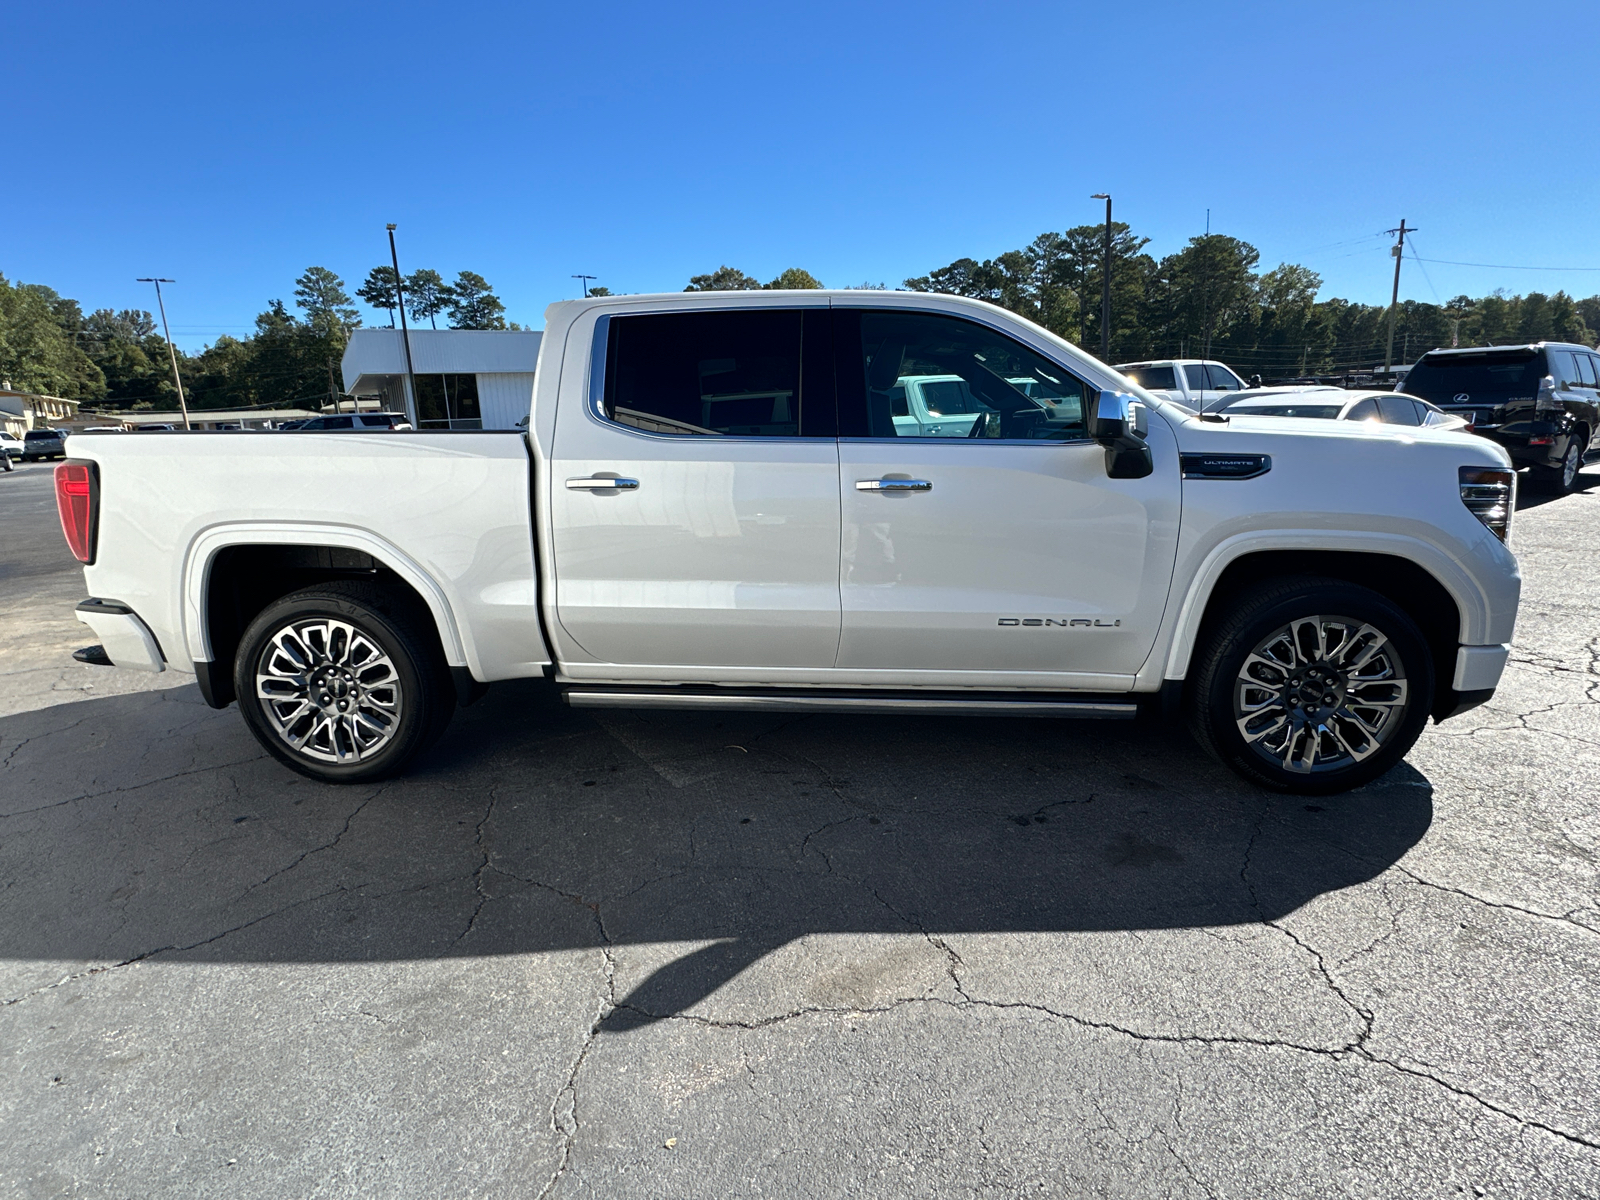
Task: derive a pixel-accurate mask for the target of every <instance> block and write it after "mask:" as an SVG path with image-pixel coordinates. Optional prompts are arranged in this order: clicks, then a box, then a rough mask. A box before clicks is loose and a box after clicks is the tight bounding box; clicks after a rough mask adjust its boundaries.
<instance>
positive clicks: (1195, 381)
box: [1183, 363, 1210, 392]
mask: <svg viewBox="0 0 1600 1200" xmlns="http://www.w3.org/2000/svg"><path fill="white" fill-rule="evenodd" d="M1183 377H1184V378H1185V379H1187V380H1188V381H1189V390H1190V391H1191V392H1203V391H1205V390H1206V388H1208V387H1209V386H1210V384H1208V383H1206V369H1205V367H1204V365H1202V364H1200V363H1190V364H1189V365H1188V366H1186V367H1185V368H1184V369H1183Z"/></svg>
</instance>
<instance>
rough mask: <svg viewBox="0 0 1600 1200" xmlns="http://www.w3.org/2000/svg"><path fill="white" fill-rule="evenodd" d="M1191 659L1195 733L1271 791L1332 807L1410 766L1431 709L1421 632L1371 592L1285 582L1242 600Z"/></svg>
mask: <svg viewBox="0 0 1600 1200" xmlns="http://www.w3.org/2000/svg"><path fill="white" fill-rule="evenodd" d="M1233 608H1234V611H1233V614H1232V615H1231V616H1230V617H1228V618H1227V619H1225V620H1224V621H1223V622H1222V624H1221V625H1220V626H1219V627H1218V628H1217V629H1216V630H1215V631H1214V632H1213V633H1212V635H1211V637H1210V638H1209V639H1208V641H1207V642H1206V644H1205V646H1204V647H1203V648H1202V649H1201V651H1200V653H1199V655H1198V657H1197V659H1196V670H1195V673H1194V675H1193V676H1192V679H1193V681H1194V686H1193V688H1192V690H1191V692H1190V695H1191V698H1192V703H1191V707H1190V711H1189V728H1190V731H1191V732H1192V733H1193V734H1194V737H1195V740H1196V741H1197V742H1199V743H1200V745H1201V747H1202V748H1203V749H1205V750H1206V751H1207V752H1208V753H1210V754H1211V755H1212V757H1214V758H1216V759H1217V760H1218V761H1219V762H1221V763H1223V764H1224V765H1225V766H1227V767H1230V768H1232V769H1233V770H1234V771H1236V772H1237V773H1238V774H1240V775H1242V776H1244V778H1246V779H1248V780H1250V781H1251V782H1253V783H1258V784H1261V785H1262V786H1264V787H1268V788H1272V789H1273V790H1275V791H1283V792H1296V793H1299V794H1301V795H1329V794H1331V793H1334V792H1343V791H1347V790H1349V789H1350V788H1354V787H1360V786H1361V785H1362V784H1364V783H1368V782H1370V781H1372V780H1374V779H1376V778H1377V777H1378V776H1380V775H1382V774H1383V773H1384V772H1385V771H1387V770H1388V769H1389V768H1390V767H1392V766H1394V765H1395V764H1396V763H1398V762H1399V761H1400V759H1401V758H1403V757H1404V756H1405V754H1406V752H1407V751H1408V750H1410V749H1411V747H1412V746H1413V745H1414V744H1415V743H1416V740H1417V738H1418V737H1419V736H1421V734H1422V728H1423V726H1424V724H1426V722H1427V719H1428V712H1429V710H1430V709H1431V708H1432V706H1433V661H1432V657H1431V656H1430V654H1429V653H1428V647H1427V643H1426V642H1425V641H1424V640H1423V638H1422V635H1421V633H1419V632H1418V630H1417V627H1416V625H1415V623H1414V622H1413V621H1412V620H1411V618H1410V617H1408V616H1407V615H1406V614H1405V613H1404V612H1402V611H1401V610H1400V609H1399V608H1398V607H1396V606H1395V605H1394V604H1393V603H1391V602H1390V601H1389V600H1387V599H1385V598H1384V597H1383V596H1380V595H1379V594H1378V593H1377V592H1374V591H1372V590H1370V589H1368V588H1364V587H1358V586H1356V585H1354V584H1350V583H1344V582H1342V581H1339V580H1333V579H1310V578H1306V579H1289V580H1282V581H1279V582H1277V583H1273V584H1268V585H1264V586H1262V587H1261V588H1259V589H1257V590H1256V591H1254V592H1252V593H1249V594H1247V595H1245V596H1243V597H1241V598H1240V600H1239V601H1238V602H1237V603H1236V604H1235V605H1234V606H1233Z"/></svg>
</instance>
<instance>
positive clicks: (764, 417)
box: [604, 309, 801, 437]
mask: <svg viewBox="0 0 1600 1200" xmlns="http://www.w3.org/2000/svg"><path fill="white" fill-rule="evenodd" d="M800 317H801V314H800V313H799V311H797V310H794V309H764V310H758V311H749V310H746V311H742V312H739V311H735V312H692V313H662V314H660V315H659V316H656V315H650V316H637V317H613V318H612V319H611V327H610V333H609V335H608V337H607V340H606V380H605V401H604V403H605V415H606V416H607V417H609V418H610V419H611V420H613V421H616V422H617V423H618V424H621V425H631V426H633V427H634V428H635V429H644V430H648V431H649V432H651V433H667V434H693V435H699V436H702V437H706V436H723V437H726V436H734V437H798V436H799V434H800V411H801V395H800V349H801V346H800V330H801V320H800Z"/></svg>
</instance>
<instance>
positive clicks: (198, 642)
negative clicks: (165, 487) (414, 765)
mask: <svg viewBox="0 0 1600 1200" xmlns="http://www.w3.org/2000/svg"><path fill="white" fill-rule="evenodd" d="M229 546H333V547H337V548H338V549H341V550H358V551H360V552H361V553H363V554H369V555H371V556H372V557H373V558H374V559H376V560H377V561H378V562H380V563H382V564H383V565H384V566H386V567H388V568H389V569H390V570H391V571H393V572H394V573H395V574H396V575H398V576H399V577H400V578H401V579H403V580H405V581H406V582H407V583H408V584H410V585H411V587H412V588H413V589H415V591H416V593H417V595H419V596H421V597H422V600H423V603H425V604H426V605H427V606H428V611H429V612H430V613H432V614H433V623H434V625H435V626H436V627H437V629H438V631H439V643H440V645H441V646H443V647H444V655H445V661H446V663H448V664H449V665H450V666H452V667H466V666H469V665H470V664H469V663H468V661H467V653H466V648H465V646H464V644H463V641H462V637H461V631H460V628H459V627H458V625H457V623H456V618H455V613H454V612H453V611H451V608H450V600H449V597H448V596H446V595H445V592H444V589H443V588H441V587H440V586H439V584H438V582H437V581H436V580H435V579H434V578H433V577H432V576H431V575H429V574H428V572H427V571H425V570H423V569H422V567H421V566H419V565H418V564H417V563H416V562H415V561H414V560H413V559H411V558H410V557H409V556H408V555H407V554H406V553H405V552H404V551H402V550H401V549H400V548H399V547H398V546H395V545H394V544H393V543H391V542H388V541H385V540H384V539H383V538H381V537H378V536H377V535H376V534H374V533H369V532H368V531H367V530H365V529H356V528H353V527H351V526H349V525H335V524H326V525H325V524H321V523H317V522H278V521H244V522H238V523H232V524H227V525H213V526H212V527H211V528H209V529H205V530H202V531H201V532H200V533H199V534H198V535H197V536H196V537H195V539H194V540H193V541H192V542H190V543H189V549H188V552H187V553H186V554H185V555H184V560H183V580H182V583H183V591H182V595H183V639H184V645H185V646H186V647H187V648H188V651H189V656H190V658H192V659H193V660H194V661H195V662H210V661H212V659H211V631H210V630H209V629H208V628H207V625H206V612H207V604H208V601H209V596H208V590H209V587H210V581H211V567H212V564H213V562H214V561H215V560H216V557H217V553H218V552H219V551H221V550H225V549H227V548H228V547H229Z"/></svg>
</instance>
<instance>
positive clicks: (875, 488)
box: [856, 479, 933, 492]
mask: <svg viewBox="0 0 1600 1200" xmlns="http://www.w3.org/2000/svg"><path fill="white" fill-rule="evenodd" d="M856 491H858V492H931V491H933V484H931V483H929V482H928V481H927V480H926V479H858V480H856Z"/></svg>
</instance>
